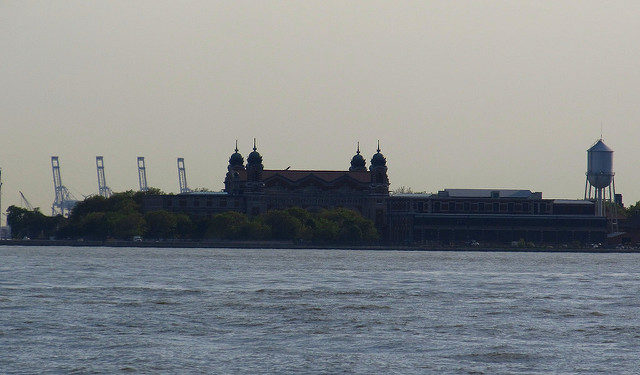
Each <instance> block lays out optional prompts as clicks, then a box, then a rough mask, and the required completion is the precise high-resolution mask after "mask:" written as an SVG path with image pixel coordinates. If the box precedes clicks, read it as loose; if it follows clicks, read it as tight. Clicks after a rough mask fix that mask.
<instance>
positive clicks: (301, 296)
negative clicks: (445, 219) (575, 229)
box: [0, 247, 640, 374]
mask: <svg viewBox="0 0 640 375" xmlns="http://www.w3.org/2000/svg"><path fill="white" fill-rule="evenodd" d="M639 259H640V254H638V255H636V254H544V253H467V252H465V253H455V252H396V251H344V250H342V251H340V250H338V251H329V250H237V249H234V250H232V249H143V248H94V249H93V248H65V247H57V248H56V247H0V349H1V350H0V372H2V373H41V372H49V373H114V372H143V373H149V372H164V373H167V372H169V373H175V372H180V373H184V372H187V373H202V372H206V373H248V374H255V373H269V374H273V373H296V374H300V373H302V374H303V373H311V374H313V373H318V374H320V373H323V374H325V373H359V374H371V373H384V374H387V373H398V374H412V373H415V374H423V373H453V374H456V373H458V374H483V373H485V374H499V373H509V374H514V373H516V374H517V373H522V374H536V373H541V374H542V373H545V374H546V373H567V374H573V373H589V374H592V373H605V374H609V373H612V372H614V373H638V371H639V370H638V369H639V368H640V360H639V359H638V358H639V357H640V349H639V344H640V317H639V316H640V310H639V307H640V270H639V269H638V260H639Z"/></svg>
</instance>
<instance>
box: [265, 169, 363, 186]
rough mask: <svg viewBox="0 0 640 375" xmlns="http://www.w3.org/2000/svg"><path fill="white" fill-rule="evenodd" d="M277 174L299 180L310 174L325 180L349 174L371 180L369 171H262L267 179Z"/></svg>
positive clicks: (356, 178)
mask: <svg viewBox="0 0 640 375" xmlns="http://www.w3.org/2000/svg"><path fill="white" fill-rule="evenodd" d="M275 176H282V177H284V178H286V179H287V180H289V181H294V182H295V181H299V180H302V179H303V178H306V177H308V176H313V177H316V178H318V179H320V180H322V181H325V182H332V181H335V180H337V179H339V178H341V177H344V176H348V177H350V178H352V179H354V180H356V181H358V182H362V183H369V182H371V174H370V173H369V172H368V171H357V172H356V171H315V170H291V169H289V170H273V169H271V170H269V169H265V170H264V171H263V172H262V179H263V180H267V179H269V178H272V177H275Z"/></svg>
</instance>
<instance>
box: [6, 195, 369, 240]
mask: <svg viewBox="0 0 640 375" xmlns="http://www.w3.org/2000/svg"><path fill="white" fill-rule="evenodd" d="M158 193H161V192H159V191H158V190H157V189H155V190H154V189H152V190H150V191H148V192H134V191H126V192H123V193H116V194H113V195H112V196H111V197H109V198H104V197H101V196H92V197H89V198H86V199H85V200H84V201H81V202H78V204H77V205H76V207H75V208H74V209H73V211H72V212H71V215H70V217H69V218H68V219H65V218H63V217H62V216H57V217H48V216H45V215H43V214H42V213H41V212H40V211H39V210H37V209H36V210H34V211H29V210H25V209H23V208H19V207H16V206H11V207H9V208H8V209H7V212H8V216H7V222H8V223H9V225H11V227H12V233H13V235H14V237H16V238H24V237H30V238H49V237H52V236H57V237H58V238H83V239H89V240H107V239H128V240H131V239H132V238H133V237H134V236H143V237H145V238H152V239H203V238H208V239H221V240H279V241H296V242H297V241H304V242H310V243H324V244H330V243H347V244H356V243H374V242H376V241H378V239H379V236H378V232H377V231H376V228H375V227H374V225H373V222H371V221H370V220H368V219H365V218H364V217H362V216H361V215H360V214H359V213H357V212H356V211H352V210H348V209H343V208H338V209H333V210H324V211H320V212H309V211H307V210H304V209H302V208H299V207H292V208H288V209H285V210H273V211H268V212H266V213H263V214H262V215H258V216H252V217H249V216H247V215H245V214H242V213H238V212H233V211H229V212H223V213H219V214H216V215H213V216H212V217H211V218H206V217H202V216H193V217H190V216H187V215H185V214H181V213H172V212H167V211H163V210H161V211H153V212H147V213H145V214H143V213H142V212H141V207H142V200H143V198H144V196H146V195H148V194H158Z"/></svg>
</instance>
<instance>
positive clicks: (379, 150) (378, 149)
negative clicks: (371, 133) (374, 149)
mask: <svg viewBox="0 0 640 375" xmlns="http://www.w3.org/2000/svg"><path fill="white" fill-rule="evenodd" d="M378 152H380V140H379V139H378Z"/></svg>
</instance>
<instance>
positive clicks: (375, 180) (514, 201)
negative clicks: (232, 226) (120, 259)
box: [143, 142, 607, 244]
mask: <svg viewBox="0 0 640 375" xmlns="http://www.w3.org/2000/svg"><path fill="white" fill-rule="evenodd" d="M387 170H388V169H387V160H386V158H385V157H384V155H383V154H382V153H381V150H380V146H379V145H378V149H377V152H376V153H375V154H374V155H373V156H372V157H371V160H370V164H369V167H368V168H367V166H366V160H365V158H364V157H363V156H362V154H361V153H360V148H359V147H358V149H357V151H356V154H355V155H354V156H353V157H352V158H351V163H350V165H349V168H348V169H346V170H290V169H284V170H273V169H264V165H263V158H262V155H260V153H259V152H258V151H257V148H256V147H255V142H254V147H253V151H252V152H251V153H250V154H249V155H248V157H247V162H246V164H245V162H244V158H243V156H242V155H241V154H240V153H239V152H238V148H237V145H236V149H235V152H234V153H233V154H232V155H231V157H230V158H229V165H228V167H227V173H226V176H225V180H224V186H225V187H224V190H223V191H222V192H191V193H182V194H176V195H171V194H169V195H150V196H147V197H146V198H145V200H144V202H143V210H144V211H145V212H149V211H156V210H166V211H170V212H180V213H186V214H189V215H202V216H208V217H211V216H212V215H214V214H217V213H221V212H226V211H237V212H241V213H245V214H248V215H259V214H261V213H264V212H267V211H269V210H279V209H285V208H288V207H301V208H304V209H307V210H311V211H316V210H321V209H330V208H337V207H344V208H349V209H353V210H356V211H358V212H360V213H361V214H362V215H363V216H364V217H366V218H368V219H370V220H372V221H373V223H374V224H375V226H376V228H377V229H378V232H379V233H380V234H381V237H382V238H383V241H384V242H387V243H393V244H422V243H430V242H439V243H451V242H460V241H470V240H476V241H481V242H488V243H505V242H511V241H518V240H521V239H523V240H525V241H527V242H534V243H554V244H558V243H567V244H568V243H572V242H580V243H591V242H602V241H604V239H605V238H606V234H607V219H606V218H605V217H599V216H596V215H595V204H594V202H592V201H588V200H566V199H543V198H542V193H540V192H532V191H530V190H492V189H445V190H442V191H439V192H438V193H437V194H390V193H389V177H388V174H387Z"/></svg>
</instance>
